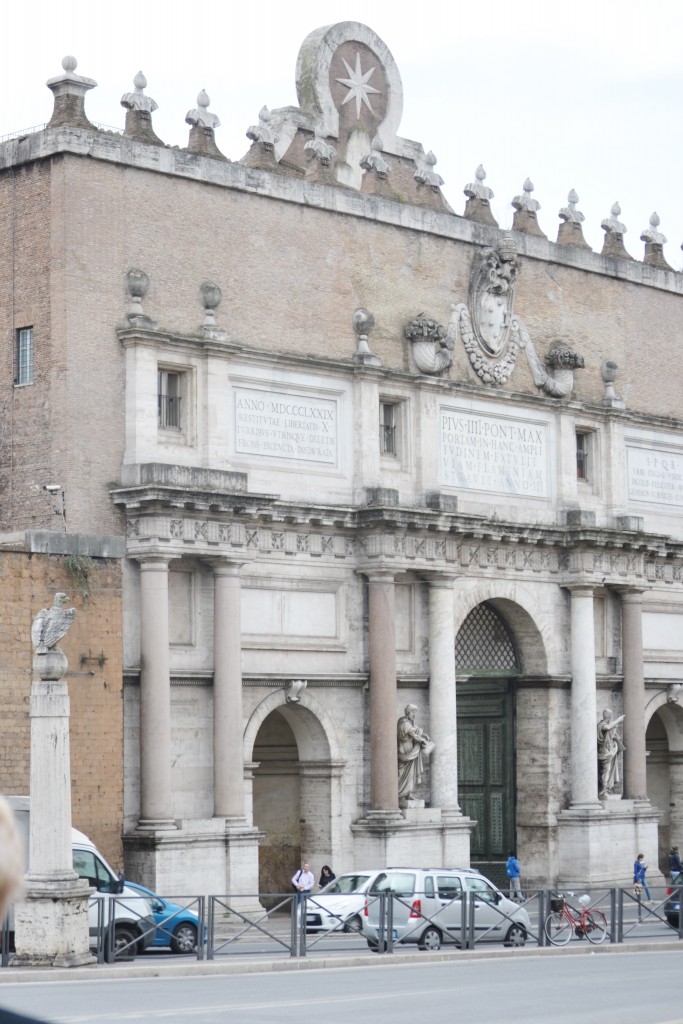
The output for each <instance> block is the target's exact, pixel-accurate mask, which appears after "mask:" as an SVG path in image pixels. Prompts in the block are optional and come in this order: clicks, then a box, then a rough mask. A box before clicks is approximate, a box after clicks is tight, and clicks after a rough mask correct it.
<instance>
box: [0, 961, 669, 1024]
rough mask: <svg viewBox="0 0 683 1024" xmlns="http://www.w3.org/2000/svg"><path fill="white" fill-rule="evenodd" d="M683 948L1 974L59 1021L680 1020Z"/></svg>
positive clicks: (9, 988)
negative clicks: (23, 976) (207, 969)
mask: <svg viewBox="0 0 683 1024" xmlns="http://www.w3.org/2000/svg"><path fill="white" fill-rule="evenodd" d="M682 952H683V951H681V952H679V951H675V952H669V951H664V950H660V951H653V952H646V953H635V952H633V953H627V952H621V953H614V954H607V955H603V954H596V953H591V952H590V951H588V953H587V955H585V956H584V955H580V956H576V955H574V956H567V955H558V956H552V957H548V956H545V957H543V956H531V957H529V956H520V957H516V956H515V954H514V953H512V954H511V955H510V956H507V957H505V958H504V959H501V960H492V959H488V958H487V959H480V960H461V961H460V962H455V961H453V960H450V961H448V962H434V961H433V962H431V963H430V962H429V959H428V958H429V954H426V958H425V959H424V960H421V961H420V962H419V963H411V964H401V965H398V964H392V965H390V964H386V963H385V964H378V965H376V966H372V967H370V966H367V967H362V968H357V967H355V968H339V969H335V970H317V971H304V972H299V971H292V972H289V973H260V974H252V975H243V974H234V975H229V976H228V975H223V976H201V977H197V976H194V977H182V978H181V977H168V978H163V979H159V978H153V979H152V978H150V979H126V978H121V979H120V980H115V981H114V980H110V978H109V977H108V978H103V977H102V976H100V977H99V978H98V979H96V980H92V981H90V980H88V981H80V982H72V981H59V982H47V983H32V984H18V985H13V984H3V985H2V986H1V987H0V1003H1V1004H2V1005H3V1006H4V1007H7V1008H9V1009H14V1010H17V1011H19V1012H23V1013H28V1014H35V1015H37V1016H41V1017H43V1018H44V1019H46V1020H49V1021H53V1022H55V1024H115V1022H126V1024H137V1022H138V1021H140V1022H145V1024H156V1022H157V1021H158V1022H160V1024H188V1022H189V1024H204V1022H206V1024H222V1022H224V1021H228V1022H232V1021H239V1022H240V1024H242V1022H244V1024H309V1022H310V1024H320V1021H321V1020H322V1021H324V1022H325V1024H348V1021H349V1018H350V1017H351V1018H353V1019H354V1020H355V1021H359V1022H365V1021H373V1022H375V1021H376V1022H385V1021H386V1022H389V1021H390V1022H391V1024H415V1021H416V1020H422V1019H427V1020H433V1021H454V1020H457V1021H458V1024H500V1022H505V1024H548V1022H549V1021H552V1022H553V1024H570V1022H571V1024H576V1022H577V1021H578V1022H581V1024H683V1001H682V999H681V992H680V977H681V966H682V965H683V959H682Z"/></svg>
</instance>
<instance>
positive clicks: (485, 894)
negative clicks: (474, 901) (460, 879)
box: [465, 875, 498, 903]
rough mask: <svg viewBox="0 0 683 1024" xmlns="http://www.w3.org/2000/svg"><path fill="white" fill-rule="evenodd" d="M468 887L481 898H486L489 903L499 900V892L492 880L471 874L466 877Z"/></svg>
mask: <svg viewBox="0 0 683 1024" xmlns="http://www.w3.org/2000/svg"><path fill="white" fill-rule="evenodd" d="M465 882H466V885H467V888H468V890H469V891H470V892H473V893H476V895H477V897H478V898H479V899H480V900H485V901H486V902H487V903H497V902H498V892H497V890H496V889H494V888H493V886H492V885H491V883H490V882H487V881H486V879H485V878H477V877H476V875H475V876H470V877H469V878H466V879H465Z"/></svg>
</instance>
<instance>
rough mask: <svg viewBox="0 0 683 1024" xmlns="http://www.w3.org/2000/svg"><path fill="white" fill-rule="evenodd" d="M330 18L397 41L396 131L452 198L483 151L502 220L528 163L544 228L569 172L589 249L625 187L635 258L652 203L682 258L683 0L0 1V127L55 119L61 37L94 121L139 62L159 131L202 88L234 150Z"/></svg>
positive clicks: (670, 248) (179, 131)
mask: <svg viewBox="0 0 683 1024" xmlns="http://www.w3.org/2000/svg"><path fill="white" fill-rule="evenodd" d="M339 21H360V22H362V23H364V24H365V25H368V26H369V27H370V28H371V29H373V30H374V31H375V32H376V33H377V35H379V36H380V38H381V39H382V40H383V41H384V43H385V44H386V45H387V46H388V48H389V49H390V51H391V53H392V54H393V57H394V60H395V62H396V64H397V66H398V69H399V72H400V75H401V79H402V82H403V119H402V122H401V125H400V127H399V131H398V134H399V135H401V136H403V137H405V138H409V139H415V140H416V141H418V142H421V143H422V144H423V146H424V148H425V150H426V151H428V150H432V151H433V152H434V153H435V155H436V157H437V160H438V163H437V165H436V170H437V171H438V172H439V173H440V174H441V176H442V178H443V179H444V182H445V184H444V186H443V192H444V194H445V196H446V198H447V200H448V201H449V203H450V205H451V206H452V207H453V209H454V210H455V212H456V213H462V212H463V210H464V204H465V196H464V195H463V188H464V186H465V185H466V184H467V183H468V182H471V181H473V180H474V172H475V169H476V167H477V166H478V165H479V164H480V163H481V164H483V166H484V168H485V169H486V173H487V179H486V184H487V185H488V186H489V187H490V188H492V189H493V191H494V194H495V198H494V199H493V201H492V208H493V212H494V215H495V216H496V218H497V220H498V222H499V223H500V225H501V227H503V228H509V227H511V225H512V215H513V212H514V211H513V209H512V206H511V205H510V203H511V200H512V198H513V196H515V195H518V194H520V193H521V191H522V186H523V183H524V180H525V179H526V178H527V177H530V178H531V180H532V182H533V183H534V186H535V191H534V198H535V199H537V200H538V202H540V204H541V209H540V211H539V214H538V218H539V223H540V226H541V228H542V229H543V230H544V231H545V233H546V234H547V235H548V237H549V238H550V239H551V240H553V241H554V240H555V238H556V235H557V228H558V225H559V223H560V222H559V219H558V211H559V210H560V208H561V207H564V206H566V205H567V194H568V192H569V190H570V189H572V188H573V189H575V190H576V191H577V192H578V195H579V203H578V208H579V209H580V210H581V211H582V212H583V213H584V215H585V218H586V220H585V222H584V234H585V237H586V240H587V241H588V242H589V243H590V244H591V245H592V247H593V248H594V249H595V250H596V251H598V252H599V251H600V249H601V248H602V240H603V237H604V233H603V231H602V230H601V227H600V222H601V221H602V220H603V219H604V218H606V217H609V215H610V208H611V206H612V204H613V203H614V202H615V201H617V202H619V204H620V206H621V211H622V212H621V217H620V219H621V221H622V222H623V223H624V224H625V225H626V227H627V234H626V236H625V243H626V248H627V250H628V251H629V252H630V254H631V255H632V256H634V257H635V258H637V259H642V256H643V250H644V246H643V242H641V241H640V235H641V232H642V231H643V229H644V228H645V227H647V225H648V223H649V219H650V215H651V214H652V213H653V212H654V211H656V212H657V213H658V214H659V217H660V219H661V225H660V228H659V230H660V231H662V232H663V233H664V234H665V235H666V237H667V238H668V239H669V241H668V243H667V245H666V246H665V248H664V253H665V256H666V257H667V259H668V261H669V263H670V264H671V265H672V266H673V267H674V269H676V270H681V269H683V252H681V243H683V2H681V0H648V2H647V3H643V2H642V0H637V2H636V0H573V2H572V3H571V4H568V3H561V2H559V0H540V2H537V0H525V2H524V3H521V4H516V3H512V2H511V0H484V2H482V3H475V2H474V0H468V2H464V0H431V2H429V3H424V4H421V3H419V2H416V0H410V2H408V0H386V2H385V0H363V2H357V0H346V2H338V0H294V2H290V3H284V2H282V0H258V2H254V3H249V2H248V0H240V2H233V0H202V2H201V3H200V4H199V5H198V6H196V7H195V6H194V5H193V4H188V3H182V4H181V3H179V2H178V0H138V2H137V3H134V4H125V3H123V4H114V3H112V2H111V0H108V2H105V0H87V2H84V0H64V2H63V3H60V4H58V3H55V2H54V0H49V2H48V0H23V3H22V4H18V3H13V4H11V5H10V4H7V5H5V6H4V7H3V22H4V32H3V36H4V40H5V46H4V47H3V50H4V53H3V60H2V62H0V87H1V88H2V95H3V97H4V99H3V102H2V104H1V109H2V116H1V118H0V135H6V134H9V133H13V132H18V131H22V130H24V129H26V128H29V127H32V126H34V125H39V124H42V123H45V122H46V121H47V120H48V119H49V117H50V114H51V111H52V95H51V93H50V92H49V90H48V89H47V88H46V87H45V82H46V81H47V79H48V78H51V77H53V76H55V75H58V74H59V73H60V72H61V61H62V58H63V57H64V56H65V55H67V54H70V55H73V56H75V57H76V58H77V60H78V68H77V73H78V74H81V75H85V76H86V77H88V78H94V79H95V80H96V81H97V83H98V87H97V88H96V89H94V90H92V91H91V92H90V93H88V96H87V98H86V112H87V113H88V116H89V117H90V119H91V120H92V121H95V122H98V123H101V124H105V125H112V126H114V127H119V128H122V127H123V125H124V120H125V111H124V109H123V107H121V105H120V100H121V96H122V95H123V94H124V93H125V92H129V91H132V90H133V77H134V75H135V74H136V72H138V71H140V70H141V71H143V72H144V74H145V75H146V77H147V81H148V86H147V90H146V91H147V94H148V95H150V96H152V97H153V98H154V99H155V100H156V102H157V103H158V105H159V109H158V110H157V111H156V112H155V114H154V128H155V131H156V133H157V135H158V136H159V137H160V138H161V139H163V141H164V142H166V143H168V144H170V145H180V146H186V145H187V138H188V132H189V126H188V125H186V124H185V114H186V113H187V111H188V110H190V109H191V108H193V107H195V106H196V100H197V94H198V93H199V91H200V90H201V89H206V91H207V92H208V94H209V96H210V98H211V107H210V109H211V111H212V112H213V113H215V114H217V115H218V117H219V118H220V120H221V127H220V128H218V129H217V130H216V141H217V144H218V146H219V148H220V149H221V151H222V152H223V153H224V154H225V155H226V156H227V157H229V158H230V159H232V160H238V159H239V158H240V157H242V156H243V155H244V153H245V152H246V151H247V149H248V148H249V142H248V140H247V139H246V136H245V133H246V130H247V128H248V127H249V125H252V124H255V123H257V121H258V112H259V110H260V109H261V107H262V106H263V105H264V104H265V105H266V106H268V107H270V108H271V109H272V108H276V107H281V106H286V105H289V104H297V97H296V84H295V67H296V59H297V54H298V51H299V47H300V45H301V43H302V42H303V40H304V39H305V37H306V36H307V35H308V34H309V33H310V32H312V31H313V30H314V29H316V28H318V27H320V26H321V25H331V24H334V23H335V22H339Z"/></svg>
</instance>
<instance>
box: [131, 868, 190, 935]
mask: <svg viewBox="0 0 683 1024" xmlns="http://www.w3.org/2000/svg"><path fill="white" fill-rule="evenodd" d="M126 889H135V891H136V892H139V893H140V895H141V896H146V897H147V899H148V900H149V901H150V903H151V904H152V914H153V915H154V923H155V924H156V926H157V930H156V932H155V933H154V938H153V939H152V943H151V945H152V946H170V947H171V950H172V951H173V952H174V953H196V951H197V936H198V934H199V918H198V917H197V915H196V914H193V913H192V911H191V910H188V909H187V907H182V906H181V905H180V904H179V903H171V902H170V901H169V900H164V899H162V898H161V896H157V894H156V893H155V892H152V890H151V889H148V888H147V887H146V886H144V885H139V884H138V883H137V882H129V881H128V879H126Z"/></svg>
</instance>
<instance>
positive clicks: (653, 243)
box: [640, 213, 673, 270]
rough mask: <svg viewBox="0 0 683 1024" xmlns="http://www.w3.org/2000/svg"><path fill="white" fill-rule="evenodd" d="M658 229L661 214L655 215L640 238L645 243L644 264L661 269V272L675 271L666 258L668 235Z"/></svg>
mask: <svg viewBox="0 0 683 1024" xmlns="http://www.w3.org/2000/svg"><path fill="white" fill-rule="evenodd" d="M658 227H659V214H658V213H653V214H652V216H651V217H650V223H649V225H648V227H646V228H645V229H644V231H643V232H642V234H641V236H640V240H641V242H645V258H644V260H643V262H644V263H647V265H648V266H650V267H659V269H660V270H673V267H670V266H669V264H668V263H667V262H666V260H665V258H664V244H665V242H666V240H667V239H666V235H663V234H662V233H661V231H658V230H657V228H658Z"/></svg>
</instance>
